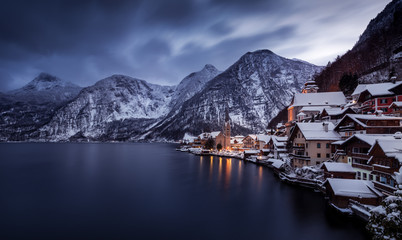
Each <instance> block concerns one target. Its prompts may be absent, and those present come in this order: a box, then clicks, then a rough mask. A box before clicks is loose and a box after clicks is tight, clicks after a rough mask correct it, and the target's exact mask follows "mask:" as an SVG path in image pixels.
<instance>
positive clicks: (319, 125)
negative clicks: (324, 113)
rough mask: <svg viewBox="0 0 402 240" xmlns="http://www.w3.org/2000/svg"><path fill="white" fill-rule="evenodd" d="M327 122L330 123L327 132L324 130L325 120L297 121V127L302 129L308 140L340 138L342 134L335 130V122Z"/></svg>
mask: <svg viewBox="0 0 402 240" xmlns="http://www.w3.org/2000/svg"><path fill="white" fill-rule="evenodd" d="M325 124H328V131H327V132H326V131H325V130H324V123H323V122H313V123H311V122H310V123H296V128H298V129H299V130H300V132H301V133H302V134H303V136H304V138H305V139H306V140H333V141H337V140H340V139H341V136H340V135H339V133H337V132H336V131H334V128H335V126H334V124H333V123H331V122H325ZM296 128H295V130H296Z"/></svg>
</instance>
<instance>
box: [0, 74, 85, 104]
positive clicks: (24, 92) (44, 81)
mask: <svg viewBox="0 0 402 240" xmlns="http://www.w3.org/2000/svg"><path fill="white" fill-rule="evenodd" d="M81 89H82V88H81V87H79V86H77V85H75V84H73V83H71V82H67V81H64V80H62V79H60V78H57V77H55V76H52V75H50V74H48V73H41V74H39V75H38V76H37V77H36V78H35V79H34V80H32V81H31V82H29V83H28V84H27V85H25V86H24V87H22V88H20V89H17V90H13V91H10V92H8V93H7V94H8V95H9V96H10V98H12V99H14V100H18V101H23V102H31V103H44V102H49V103H63V102H66V101H70V100H72V99H73V98H75V97H76V96H77V95H78V93H79V92H80V91H81Z"/></svg>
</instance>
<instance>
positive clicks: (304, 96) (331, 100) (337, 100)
mask: <svg viewBox="0 0 402 240" xmlns="http://www.w3.org/2000/svg"><path fill="white" fill-rule="evenodd" d="M344 104H346V98H345V95H343V92H320V93H296V94H295V95H294V97H293V101H292V105H291V106H294V107H296V106H341V105H344Z"/></svg>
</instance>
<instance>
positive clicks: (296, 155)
mask: <svg viewBox="0 0 402 240" xmlns="http://www.w3.org/2000/svg"><path fill="white" fill-rule="evenodd" d="M289 156H291V157H292V158H294V159H302V160H310V157H309V156H304V154H303V155H298V154H295V153H291V154H289Z"/></svg>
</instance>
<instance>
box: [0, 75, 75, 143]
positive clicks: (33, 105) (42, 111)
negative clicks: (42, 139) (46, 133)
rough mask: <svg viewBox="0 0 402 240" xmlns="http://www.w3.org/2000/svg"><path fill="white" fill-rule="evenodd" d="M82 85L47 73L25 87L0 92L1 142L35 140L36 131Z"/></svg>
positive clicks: (72, 97)
mask: <svg viewBox="0 0 402 240" xmlns="http://www.w3.org/2000/svg"><path fill="white" fill-rule="evenodd" d="M81 89H82V88H81V87H79V86H77V85H75V84H72V83H70V82H67V81H64V80H61V79H59V78H57V77H55V76H52V75H50V74H47V73H41V74H39V75H38V76H37V77H36V78H35V79H34V80H32V81H31V82H29V83H28V84H27V85H25V86H24V87H22V88H20V89H17V90H14V91H10V92H8V93H6V94H2V96H1V101H0V141H26V140H30V139H37V136H38V135H37V133H36V132H37V130H38V129H39V128H40V127H41V126H43V125H44V124H46V123H47V122H49V121H50V119H51V118H52V116H53V114H54V113H55V112H56V111H57V109H58V108H60V107H61V106H63V105H64V104H66V103H67V102H68V101H71V100H72V99H74V98H75V97H76V96H77V95H78V93H79V92H80V90H81Z"/></svg>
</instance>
